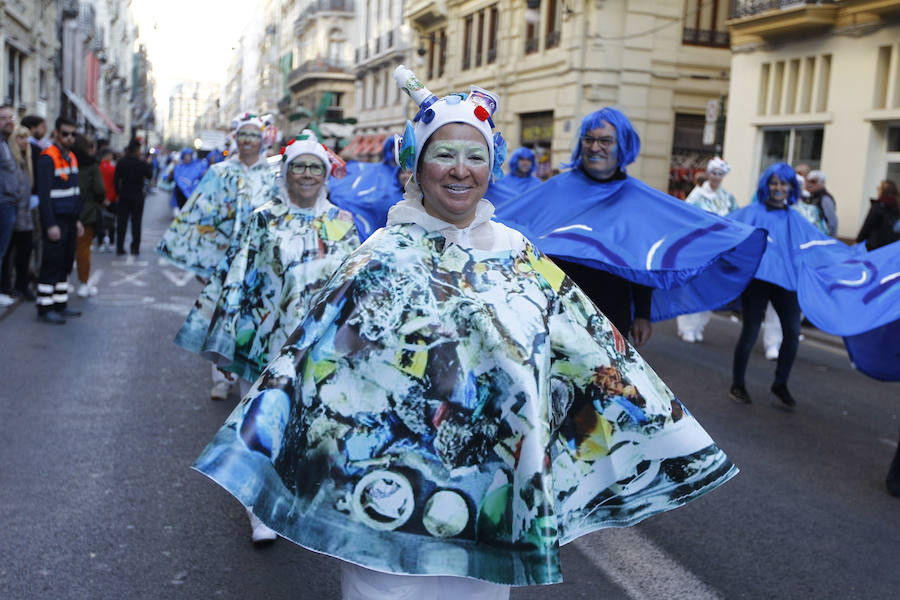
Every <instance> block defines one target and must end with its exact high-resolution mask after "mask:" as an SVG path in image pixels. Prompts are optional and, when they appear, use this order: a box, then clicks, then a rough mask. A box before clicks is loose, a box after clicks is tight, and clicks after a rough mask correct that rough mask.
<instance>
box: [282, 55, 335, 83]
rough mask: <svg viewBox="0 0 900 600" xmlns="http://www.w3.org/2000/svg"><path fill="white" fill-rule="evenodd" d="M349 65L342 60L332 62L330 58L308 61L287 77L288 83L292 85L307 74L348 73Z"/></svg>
mask: <svg viewBox="0 0 900 600" xmlns="http://www.w3.org/2000/svg"><path fill="white" fill-rule="evenodd" d="M348 69H349V65H347V64H346V63H345V62H344V61H342V60H334V59H330V58H316V59H313V60H308V61H306V62H305V63H303V64H302V65H300V66H299V67H297V68H296V69H294V70H293V71H291V74H290V75H288V82H290V83H292V84H293V83H294V82H296V81H298V80H300V79H302V78H303V76H304V75H307V74H309V73H342V74H348V73H349V70H348Z"/></svg>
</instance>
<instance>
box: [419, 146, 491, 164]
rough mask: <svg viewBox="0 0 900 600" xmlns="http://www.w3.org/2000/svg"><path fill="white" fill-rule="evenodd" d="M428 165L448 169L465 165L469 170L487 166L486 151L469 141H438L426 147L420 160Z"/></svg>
mask: <svg viewBox="0 0 900 600" xmlns="http://www.w3.org/2000/svg"><path fill="white" fill-rule="evenodd" d="M422 160H423V161H425V162H426V163H428V164H434V165H440V166H445V167H449V166H452V165H463V164H464V165H466V166H467V167H469V168H478V167H486V166H488V149H487V146H485V145H484V144H479V143H477V142H473V141H470V140H440V141H436V142H434V143H432V144H431V145H429V146H428V151H427V152H425V156H424V157H423V158H422Z"/></svg>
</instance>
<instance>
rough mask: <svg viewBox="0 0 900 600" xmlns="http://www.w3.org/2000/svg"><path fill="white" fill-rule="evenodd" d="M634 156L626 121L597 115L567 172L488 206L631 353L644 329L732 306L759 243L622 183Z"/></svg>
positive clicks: (759, 234)
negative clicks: (574, 287) (548, 260)
mask: <svg viewBox="0 0 900 600" xmlns="http://www.w3.org/2000/svg"><path fill="white" fill-rule="evenodd" d="M639 151H640V138H639V137H638V135H637V132H636V131H635V130H634V128H633V127H632V125H631V123H630V122H629V120H628V118H627V117H626V116H625V115H624V114H622V113H621V112H619V111H618V110H615V109H613V108H604V109H602V110H599V111H596V112H594V113H591V114H589V115H588V116H586V117H585V118H584V120H583V121H582V123H581V127H580V129H579V131H578V137H577V143H576V145H575V149H574V150H573V152H572V157H571V161H570V162H569V163H568V164H567V165H564V166H567V167H570V170H568V171H566V172H563V173H561V174H559V175H557V176H555V177H552V178H550V179H548V180H547V181H545V182H544V183H542V184H541V185H539V186H537V187H535V188H534V189H532V190H531V191H529V192H526V193H525V194H522V195H521V196H519V197H517V198H515V199H512V200H509V201H505V202H502V201H499V200H497V199H496V198H494V199H492V200H493V202H494V203H495V205H496V208H497V211H496V214H497V217H498V218H499V219H500V221H502V222H504V223H506V224H508V225H511V226H513V227H516V228H517V229H519V230H521V231H522V232H523V233H525V234H526V235H528V236H529V238H530V239H532V240H534V241H535V243H537V244H538V246H539V247H540V249H541V250H542V251H543V252H545V253H547V254H548V255H550V256H551V257H552V258H553V260H554V261H556V262H557V263H558V264H559V265H560V266H561V267H562V268H563V270H564V271H565V272H566V273H567V274H568V275H569V276H570V277H572V278H573V279H574V280H575V282H576V283H577V284H578V285H579V286H580V287H582V289H584V290H585V292H586V293H587V294H588V296H589V297H590V298H591V300H593V301H594V303H595V304H597V306H598V307H599V308H600V309H601V311H603V313H604V314H605V315H607V317H609V318H610V320H611V321H612V322H613V323H614V324H615V325H616V327H617V328H619V330H620V331H622V332H623V333H625V334H627V333H628V332H629V331H630V332H631V335H632V338H633V340H634V343H635V345H637V346H640V345H641V344H643V343H644V342H646V341H647V340H648V339H649V337H650V333H651V327H650V322H651V321H658V320H664V319H670V318H672V317H675V316H677V315H679V314H685V313H696V312H701V311H704V310H711V309H716V308H719V307H721V306H723V305H725V304H727V303H728V302H730V301H731V300H733V299H734V298H736V297H737V295H738V294H740V292H741V291H742V290H743V289H744V288H745V287H746V285H747V283H748V282H749V281H750V279H751V278H752V277H753V273H754V272H755V271H756V267H757V265H758V263H759V260H760V257H761V256H762V252H763V249H764V248H765V244H766V240H765V232H764V231H762V230H756V229H754V228H752V227H748V226H745V225H743V224H740V223H735V222H733V221H730V220H728V219H726V218H724V217H720V216H718V215H715V214H711V213H707V212H704V211H702V210H700V209H698V208H695V207H693V206H689V205H687V204H685V203H684V202H681V201H680V200H677V199H676V198H673V197H671V196H668V195H667V194H664V193H662V192H660V191H658V190H655V189H653V188H651V187H650V186H648V185H646V184H644V183H642V182H641V181H638V180H637V179H635V178H634V177H631V176H629V175H628V174H627V173H626V167H627V166H628V165H629V164H631V163H632V162H634V160H635V159H636V158H637V155H638V152H639ZM651 288H652V289H653V291H652V294H651Z"/></svg>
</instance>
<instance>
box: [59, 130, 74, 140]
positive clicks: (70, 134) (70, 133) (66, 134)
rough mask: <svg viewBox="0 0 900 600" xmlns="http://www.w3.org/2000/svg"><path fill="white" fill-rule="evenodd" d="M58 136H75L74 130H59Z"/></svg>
mask: <svg viewBox="0 0 900 600" xmlns="http://www.w3.org/2000/svg"><path fill="white" fill-rule="evenodd" d="M59 137H61V138H68V137H75V132H74V131H60V132H59Z"/></svg>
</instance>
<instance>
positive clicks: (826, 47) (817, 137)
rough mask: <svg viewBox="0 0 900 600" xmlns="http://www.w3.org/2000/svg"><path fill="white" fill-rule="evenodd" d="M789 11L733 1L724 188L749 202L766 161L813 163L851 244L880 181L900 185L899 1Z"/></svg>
mask: <svg viewBox="0 0 900 600" xmlns="http://www.w3.org/2000/svg"><path fill="white" fill-rule="evenodd" d="M790 4H791V6H789V7H785V8H782V7H781V6H780V5H779V4H778V3H777V2H776V3H773V2H768V3H763V2H741V1H737V2H735V5H734V13H733V14H732V17H733V18H732V19H731V20H730V21H729V23H728V25H729V29H730V31H731V39H732V44H733V50H734V55H733V58H732V63H731V75H732V79H731V88H730V91H729V98H730V102H729V108H728V121H727V129H726V131H727V133H726V136H725V159H726V160H727V161H728V162H729V163H731V165H732V167H733V170H732V172H731V174H730V175H729V176H728V179H727V180H726V185H727V186H728V188H729V190H731V191H732V192H733V193H735V195H736V196H737V197H738V200H739V201H741V202H742V203H746V202H747V201H748V200H749V197H750V194H751V190H752V189H753V188H755V186H756V181H757V179H758V178H759V175H760V174H761V173H762V171H763V170H764V169H765V168H766V167H768V166H769V165H771V164H772V163H774V162H778V161H787V162H788V163H790V164H792V165H796V164H798V163H806V164H809V165H810V166H811V167H812V168H818V169H821V170H822V171H823V172H824V173H825V175H826V186H827V188H828V190H829V191H830V192H831V193H832V194H833V195H834V197H835V199H836V203H837V212H838V220H839V227H838V235H839V236H840V237H844V238H855V237H856V234H857V232H858V230H859V227H860V225H861V224H862V221H863V219H864V218H865V215H866V213H867V211H868V207H869V200H868V199H869V198H871V197H874V196H875V194H876V187H877V185H878V183H879V182H880V181H882V180H884V179H891V180H893V181H894V182H895V183H897V184H900V0H887V1H886V0H848V1H835V2H829V3H821V2H791V3H790Z"/></svg>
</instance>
